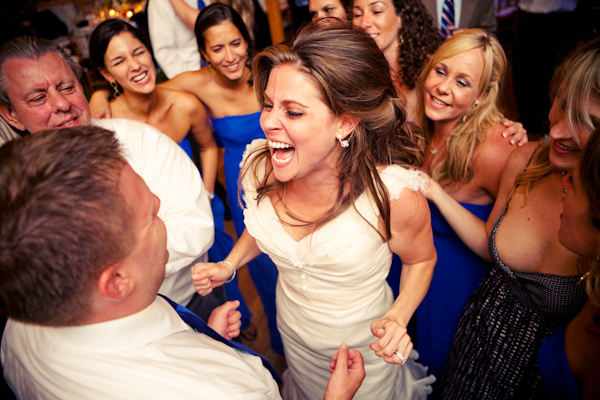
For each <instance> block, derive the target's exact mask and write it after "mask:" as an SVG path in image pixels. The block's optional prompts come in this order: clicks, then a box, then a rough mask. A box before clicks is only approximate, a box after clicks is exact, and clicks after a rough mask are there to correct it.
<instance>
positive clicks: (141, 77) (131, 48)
mask: <svg viewBox="0 0 600 400" xmlns="http://www.w3.org/2000/svg"><path fill="white" fill-rule="evenodd" d="M104 65H105V68H103V69H101V70H100V72H101V73H102V75H103V76H104V78H105V79H106V80H107V81H109V82H113V81H117V83H119V85H121V87H122V88H123V91H124V92H127V91H132V92H135V93H142V94H147V93H152V91H153V90H154V88H155V87H156V69H155V68H154V63H153V62H152V55H151V54H150V51H148V49H147V48H146V46H145V45H144V43H142V42H141V41H140V40H139V39H138V38H136V37H135V36H133V34H131V33H130V32H121V33H119V34H118V35H116V36H114V37H113V38H112V39H111V40H110V43H109V44H108V46H107V48H106V52H105V53H104Z"/></svg>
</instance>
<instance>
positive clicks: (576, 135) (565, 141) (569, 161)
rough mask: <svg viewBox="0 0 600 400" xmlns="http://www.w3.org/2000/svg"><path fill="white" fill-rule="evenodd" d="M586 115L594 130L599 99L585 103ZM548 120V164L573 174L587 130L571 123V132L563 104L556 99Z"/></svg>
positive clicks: (599, 117) (599, 120) (598, 122)
mask: <svg viewBox="0 0 600 400" xmlns="http://www.w3.org/2000/svg"><path fill="white" fill-rule="evenodd" d="M587 109H588V113H589V115H590V118H591V120H592V122H593V123H594V126H595V128H598V127H600V99H597V98H596V99H590V100H588V103H587ZM548 117H549V119H550V126H551V128H550V138H552V146H551V147H550V162H552V164H553V165H554V166H555V167H556V168H558V169H560V170H563V171H567V172H573V170H574V169H575V167H576V166H577V163H578V161H579V159H580V158H581V155H582V151H581V149H583V147H584V146H585V144H586V143H587V141H588V139H589V137H590V133H591V132H589V131H588V130H587V129H585V128H584V127H582V126H581V125H580V124H578V123H577V121H576V120H574V121H573V130H571V129H570V128H569V123H568V121H567V116H566V113H565V110H564V102H563V101H561V100H560V98H558V97H557V98H556V99H555V100H554V103H553V104H552V108H551V109H550V114H549V115H548Z"/></svg>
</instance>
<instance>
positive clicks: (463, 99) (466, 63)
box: [423, 48, 484, 127]
mask: <svg viewBox="0 0 600 400" xmlns="http://www.w3.org/2000/svg"><path fill="white" fill-rule="evenodd" d="M483 67H484V61H483V51H482V50H481V49H480V48H476V49H471V50H468V51H465V52H463V53H460V54H457V55H455V56H452V57H449V58H446V59H443V60H441V61H440V62H438V63H437V64H436V65H434V67H433V68H432V69H431V71H429V73H428V74H427V78H426V79H425V84H424V93H423V100H424V107H425V115H426V116H427V118H429V119H431V120H432V121H434V122H441V123H447V124H450V125H451V126H452V127H453V126H454V125H456V122H458V120H459V119H460V118H462V117H463V116H464V115H466V114H467V113H468V112H469V111H470V110H471V107H472V105H473V103H474V102H475V100H477V97H478V96H479V93H480V88H479V82H480V80H481V75H482V73H483Z"/></svg>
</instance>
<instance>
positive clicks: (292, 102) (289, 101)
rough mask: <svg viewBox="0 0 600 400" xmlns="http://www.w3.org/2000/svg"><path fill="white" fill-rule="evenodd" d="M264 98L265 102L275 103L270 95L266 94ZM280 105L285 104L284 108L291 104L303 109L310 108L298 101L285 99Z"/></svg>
mask: <svg viewBox="0 0 600 400" xmlns="http://www.w3.org/2000/svg"><path fill="white" fill-rule="evenodd" d="M263 97H264V99H265V100H268V101H270V102H272V101H273V100H271V98H270V97H269V95H267V94H266V93H264V94H263ZM280 103H281V104H283V105H284V106H288V105H290V104H296V105H299V106H300V107H303V108H307V109H308V108H309V107H308V106H307V105H305V104H303V103H300V102H299V101H297V100H292V99H284V100H281V101H280Z"/></svg>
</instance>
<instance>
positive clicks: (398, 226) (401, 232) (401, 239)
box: [388, 189, 436, 264]
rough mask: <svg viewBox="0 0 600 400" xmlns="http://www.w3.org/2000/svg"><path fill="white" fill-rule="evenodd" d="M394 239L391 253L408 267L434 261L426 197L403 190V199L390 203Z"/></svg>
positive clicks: (415, 192)
mask: <svg viewBox="0 0 600 400" xmlns="http://www.w3.org/2000/svg"><path fill="white" fill-rule="evenodd" d="M390 210H391V230H392V237H391V238H390V240H389V241H388V243H389V246H390V249H391V250H392V251H393V252H394V253H395V254H397V255H398V256H399V257H400V258H401V259H402V262H403V263H405V264H416V263H419V262H422V261H427V260H430V259H431V258H433V257H435V254H436V252H435V247H434V245H433V231H432V229H431V214H430V211H429V205H428V204H427V199H426V198H425V196H424V195H423V194H422V193H421V192H418V191H412V190H409V189H404V190H403V191H402V193H401V195H400V197H399V198H398V199H396V200H392V201H390Z"/></svg>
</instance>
